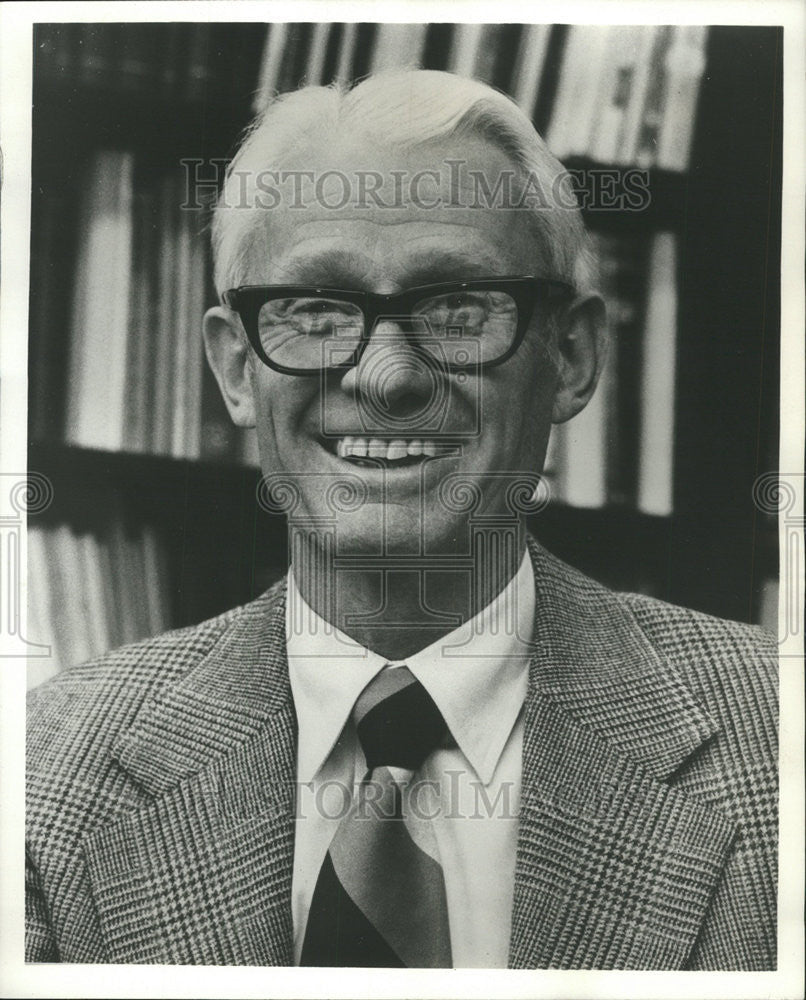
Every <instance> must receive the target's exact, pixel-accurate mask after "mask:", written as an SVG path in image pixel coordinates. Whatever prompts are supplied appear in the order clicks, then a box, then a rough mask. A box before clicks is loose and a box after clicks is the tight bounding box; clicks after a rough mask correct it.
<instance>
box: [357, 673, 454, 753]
mask: <svg viewBox="0 0 806 1000" xmlns="http://www.w3.org/2000/svg"><path fill="white" fill-rule="evenodd" d="M354 719H355V724H356V730H357V732H358V739H359V740H360V742H361V748H362V750H363V751H364V756H365V758H366V761H367V767H368V768H369V769H370V770H374V769H375V768H376V767H381V766H386V767H402V768H406V769H407V770H409V771H416V770H417V769H418V768H419V767H420V766H421V764H422V763H423V761H424V760H425V758H426V757H427V756H428V755H429V754H430V753H431V751H432V750H435V749H436V747H437V746H438V745H439V744H440V742H441V741H442V740H443V738H444V737H445V735H446V733H447V728H448V727H447V725H446V724H445V720H444V719H443V718H442V713H441V712H440V710H439V709H438V708H437V706H436V704H435V702H434V700H433V698H432V697H431V695H430V694H429V693H428V692H427V691H426V689H425V688H424V687H423V686H422V684H421V683H420V682H419V681H418V680H417V678H416V677H415V676H414V674H412V672H411V671H410V670H409V669H408V667H395V668H394V669H385V670H382V671H381V672H380V673H379V674H378V675H377V676H376V677H375V678H373V680H372V681H370V683H369V684H368V685H367V687H366V688H365V689H364V690H363V692H362V693H361V694H360V695H359V698H358V701H357V702H356V703H355V710H354Z"/></svg>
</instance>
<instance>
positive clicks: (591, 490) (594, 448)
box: [560, 361, 613, 507]
mask: <svg viewBox="0 0 806 1000" xmlns="http://www.w3.org/2000/svg"><path fill="white" fill-rule="evenodd" d="M612 386H613V378H612V369H611V367H609V366H608V363H607V361H605V367H604V369H603V371H602V374H601V376H600V379H599V384H598V386H597V388H596V391H595V392H594V394H593V396H592V397H591V399H590V400H589V402H588V405H587V406H586V407H585V409H584V410H582V411H581V412H580V413H578V414H577V415H576V416H575V417H572V418H571V420H569V421H567V422H566V423H565V424H562V425H560V426H561V427H562V431H561V434H560V437H561V441H560V447H561V448H562V452H563V464H562V472H561V477H562V485H561V493H562V497H563V499H564V501H565V502H566V503H567V504H570V505H571V506H572V507H603V506H604V505H605V503H607V443H608V426H607V418H608V415H609V413H610V405H609V404H610V393H611V391H612Z"/></svg>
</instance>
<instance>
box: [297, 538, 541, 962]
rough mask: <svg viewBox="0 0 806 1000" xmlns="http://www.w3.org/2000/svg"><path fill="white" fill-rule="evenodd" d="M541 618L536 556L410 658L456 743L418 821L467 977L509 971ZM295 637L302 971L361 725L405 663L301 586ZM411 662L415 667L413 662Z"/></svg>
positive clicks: (426, 773) (429, 781)
mask: <svg viewBox="0 0 806 1000" xmlns="http://www.w3.org/2000/svg"><path fill="white" fill-rule="evenodd" d="M534 607H535V588H534V577H533V572H532V566H531V562H530V560H529V555H528V552H527V553H525V554H524V557H523V560H522V562H521V565H520V568H519V570H518V572H517V573H516V574H515V576H514V577H513V578H512V579H511V580H510V582H509V584H508V585H507V586H506V587H505V588H504V590H502V591H501V593H500V594H499V595H498V596H497V597H496V598H495V600H494V601H493V602H492V603H491V604H489V605H488V606H487V607H486V608H484V609H483V610H482V611H481V612H479V614H478V615H476V616H475V618H472V619H471V620H470V621H468V622H466V623H465V624H464V625H462V626H460V627H459V628H458V629H456V630H455V631H453V632H451V633H450V634H449V635H447V636H445V637H443V638H442V639H440V640H438V641H437V642H435V643H432V645H430V646H428V647H426V648H425V649H423V650H421V651H420V652H418V653H415V654H414V655H413V656H409V657H407V659H406V660H405V664H406V666H407V667H408V668H409V670H411V672H412V674H414V676H415V677H416V678H417V679H418V680H419V681H420V683H421V684H422V685H423V686H424V687H425V688H426V690H427V691H428V693H429V694H430V695H431V697H432V698H433V699H434V701H435V702H436V704H437V706H438V707H439V709H440V711H441V712H442V715H443V717H444V718H445V721H446V722H447V724H448V727H449V729H450V731H451V734H452V736H453V738H454V740H455V741H456V746H455V747H451V748H450V749H439V750H436V751H434V752H433V753H432V754H431V755H430V756H429V757H428V758H427V759H426V761H425V763H424V765H423V767H422V769H421V771H420V772H418V775H417V779H418V780H420V779H421V780H422V782H423V784H422V785H421V786H420V790H419V792H418V796H419V797H418V799H417V804H418V808H419V815H420V816H422V815H427V816H428V817H429V819H431V817H433V820H432V822H433V833H434V838H435V840H436V846H437V849H438V851H439V856H440V861H441V863H442V867H443V871H444V874H445V888H446V893H447V902H448V917H449V921H450V934H451V950H452V954H453V963H454V965H455V966H457V967H460V968H461V967H465V968H466V967H478V968H505V967H506V964H507V958H508V951H509V936H510V929H511V919H512V897H513V889H514V876H515V852H516V843H517V829H518V820H517V817H518V811H519V806H520V785H521V748H522V743H523V719H522V709H523V703H524V699H525V697H526V686H527V677H528V662H529V649H528V644H529V643H530V641H531V638H532V622H533V617H534ZM286 636H287V644H288V665H289V671H290V679H291V691H292V693H293V697H294V705H295V708H296V713H297V719H298V723H299V742H298V747H297V781H298V796H297V813H296V824H295V842H294V871H293V882H292V910H293V922H294V956H295V961H296V962H297V963H298V962H299V957H300V953H301V951H302V942H303V938H304V934H305V925H306V922H307V917H308V910H309V907H310V903H311V898H312V896H313V891H314V886H315V885H316V879H317V876H318V874H319V869H320V868H321V865H322V861H323V860H324V857H325V854H326V853H327V849H328V847H329V845H330V841H331V839H332V838H333V835H334V833H335V832H336V829H337V827H338V825H339V821H340V820H341V818H342V816H343V815H344V813H345V811H346V809H347V807H348V804H349V801H350V798H351V796H352V793H353V791H354V787H355V784H356V783H357V782H360V781H361V779H362V778H363V777H364V774H365V771H366V767H365V763H364V757H363V753H362V752H361V748H360V745H359V743H358V739H357V737H356V734H355V727H354V725H353V723H352V720H351V713H352V709H353V706H354V705H355V701H356V699H357V698H358V696H359V694H360V693H361V692H362V691H363V689H364V688H365V687H366V686H367V684H368V683H369V682H370V681H371V680H372V678H373V677H374V676H375V675H376V674H377V673H379V672H380V671H381V670H383V669H384V667H387V666H391V667H394V666H395V665H400V664H399V663H398V664H395V663H392V664H390V663H389V661H387V660H386V659H384V657H382V656H379V655H378V654H377V653H374V652H372V651H371V650H369V649H365V648H364V647H363V646H360V645H359V644H358V643H356V642H355V641H354V640H353V639H350V638H349V637H348V636H346V635H345V634H344V633H343V632H340V631H339V630H338V629H336V628H334V627H333V626H332V625H329V624H328V623H327V622H325V621H324V620H323V619H322V618H320V617H319V615H317V614H316V612H315V611H313V609H312V608H311V607H310V606H309V605H308V604H307V603H306V602H305V601H304V599H303V598H302V596H301V595H300V593H299V590H298V588H297V586H296V583H295V581H294V575H293V570H292V571H291V572H289V575H288V601H287V605H286ZM401 662H402V661H401Z"/></svg>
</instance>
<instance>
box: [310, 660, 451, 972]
mask: <svg viewBox="0 0 806 1000" xmlns="http://www.w3.org/2000/svg"><path fill="white" fill-rule="evenodd" d="M353 717H354V719H355V723H356V731H357V733H358V739H359V741H360V743H361V747H362V749H363V751H364V756H365V758H366V762H367V768H368V770H367V773H366V776H365V777H364V780H363V781H362V782H361V784H360V785H359V786H358V789H357V791H356V794H355V796H354V798H353V801H352V803H351V806H350V810H349V812H348V813H347V814H346V815H345V816H344V818H343V819H342V821H341V823H340V824H339V826H338V828H337V830H336V833H335V835H334V837H333V840H332V841H331V844H330V847H329V849H328V852H327V855H326V856H325V860H324V862H323V863H322V868H321V870H320V872H319V877H318V879H317V882H316V887H315V889H314V893H313V898H312V900H311V908H310V912H309V914H308V923H307V926H306V928H305V939H304V941H303V945H302V955H301V959H300V964H301V965H315V966H326V965H327V966H355V967H359V968H369V967H381V968H399V967H412V968H449V967H450V966H451V964H452V963H451V945H450V935H449V932H448V906H447V900H446V897H445V880H444V877H443V872H442V866H441V865H440V864H439V861H438V860H437V858H438V854H437V851H436V845H435V841H434V839H433V830H432V829H431V825H430V823H429V822H428V821H427V820H424V819H423V817H422V812H421V811H420V813H419V818H418V819H417V820H416V821H415V817H414V813H413V811H409V812H410V813H411V814H410V815H409V816H408V817H406V818H404V815H403V813H404V810H403V795H402V792H401V785H400V784H399V782H400V781H401V780H402V779H408V778H410V776H411V775H413V774H414V772H416V771H417V770H419V768H420V766H421V765H422V763H423V762H424V760H425V759H426V757H427V756H428V755H429V754H430V753H431V752H432V750H434V749H436V747H437V746H438V745H440V744H441V743H442V744H443V745H444V744H445V741H446V739H447V738H448V730H447V726H446V724H445V720H444V719H443V718H442V715H441V713H440V711H439V709H438V708H437V706H436V705H435V704H434V701H433V700H432V698H431V696H430V695H429V694H428V692H427V691H426V690H425V688H424V687H423V686H422V684H420V682H419V681H418V680H417V679H416V678H415V677H414V675H413V674H412V673H411V672H410V671H409V669H408V668H407V667H395V668H393V669H388V668H387V669H385V670H382V671H381V673H380V674H378V675H377V676H376V677H375V678H374V680H373V681H371V682H370V684H369V685H368V686H367V687H366V688H365V689H364V691H363V692H362V694H361V695H360V697H359V698H358V701H357V702H356V705H355V709H354V714H353ZM390 767H392V768H395V769H396V773H395V775H393V774H392V772H391V771H390V770H389V768H390ZM398 768H401V769H403V770H404V771H405V772H409V773H407V774H404V775H403V776H401V775H400V772H399V771H397V769H398ZM407 811H408V810H407ZM415 838H416V839H415Z"/></svg>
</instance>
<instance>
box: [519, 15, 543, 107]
mask: <svg viewBox="0 0 806 1000" xmlns="http://www.w3.org/2000/svg"><path fill="white" fill-rule="evenodd" d="M550 37H551V25H548V24H527V25H525V27H524V29H523V34H522V35H521V41H520V46H519V48H518V55H517V59H516V60H515V69H514V70H513V73H512V96H513V98H514V99H515V101H516V102H517V103H518V104H519V105H520V106H521V108H522V109H523V111H524V113H525V114H526V116H527V117H528V118H529V119H532V118H534V114H535V109H536V108H537V100H538V97H539V93H540V81H541V78H542V76H543V67H544V64H545V61H546V54H547V52H548V44H549V38H550Z"/></svg>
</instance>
